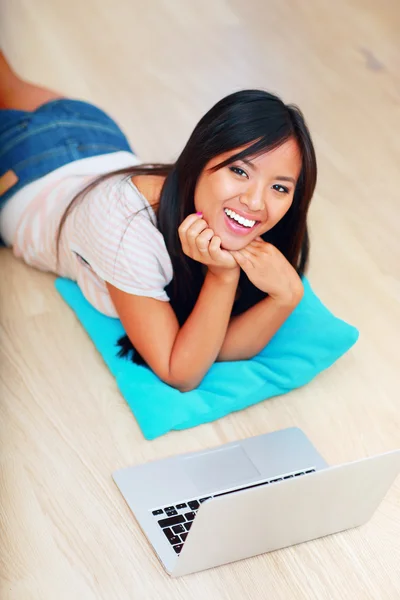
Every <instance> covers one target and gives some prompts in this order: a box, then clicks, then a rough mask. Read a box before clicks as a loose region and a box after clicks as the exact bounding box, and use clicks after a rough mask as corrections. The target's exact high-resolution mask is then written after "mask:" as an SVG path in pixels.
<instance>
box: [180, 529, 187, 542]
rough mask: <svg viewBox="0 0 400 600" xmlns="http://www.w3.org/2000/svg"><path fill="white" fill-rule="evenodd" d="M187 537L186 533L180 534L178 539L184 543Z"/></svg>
mask: <svg viewBox="0 0 400 600" xmlns="http://www.w3.org/2000/svg"><path fill="white" fill-rule="evenodd" d="M187 536H188V532H187V531H186V532H185V533H181V535H180V536H179V537H180V538H181V540H182V542H184V541H185V540H186V538H187Z"/></svg>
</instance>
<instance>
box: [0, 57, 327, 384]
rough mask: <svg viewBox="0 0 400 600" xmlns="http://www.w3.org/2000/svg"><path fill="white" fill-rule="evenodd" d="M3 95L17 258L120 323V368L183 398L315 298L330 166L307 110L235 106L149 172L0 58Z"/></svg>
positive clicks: (2, 154)
mask: <svg viewBox="0 0 400 600" xmlns="http://www.w3.org/2000/svg"><path fill="white" fill-rule="evenodd" d="M0 81H1V89H0V107H1V109H2V110H0V165H1V170H0V202H1V205H2V209H1V212H0V234H1V236H2V238H3V240H4V241H5V243H6V244H7V245H8V246H12V247H13V251H14V254H15V255H16V256H17V257H20V258H21V259H23V260H24V261H25V262H26V263H28V264H30V265H32V266H34V267H36V268H39V269H42V270H45V271H51V272H53V273H56V274H58V275H60V276H63V277H69V278H71V279H73V280H75V281H76V282H77V283H78V285H79V287H80V289H81V290H82V292H83V294H84V295H85V297H86V298H87V300H88V301H89V302H90V303H91V304H92V305H93V306H94V307H95V308H96V309H98V310H99V311H101V312H102V313H104V314H106V315H109V316H113V317H118V318H120V319H121V321H122V324H123V326H124V328H125V331H126V334H127V335H126V337H125V338H123V339H122V340H120V342H119V343H120V345H121V354H122V355H125V356H126V355H130V354H132V355H133V360H134V361H135V362H137V363H139V364H145V365H147V366H149V367H150V368H151V369H152V370H153V371H154V372H155V373H156V374H157V375H158V376H159V377H160V378H161V379H162V380H164V381H165V382H166V383H168V384H169V385H171V386H174V387H176V388H177V389H179V390H181V391H187V390H191V389H193V388H194V387H196V386H197V385H198V384H199V383H200V382H201V380H202V379H203V377H204V375H205V374H206V372H207V371H208V369H209V368H210V367H211V365H212V364H213V362H214V361H217V360H218V361H236V360H242V359H247V358H250V357H252V356H254V355H256V354H257V353H258V352H259V351H260V350H261V349H262V348H263V347H264V346H265V345H266V344H267V343H268V341H269V340H270V339H271V338H272V336H273V335H274V334H275V333H276V331H277V330H278V329H279V327H280V326H281V325H282V324H283V323H284V321H285V320H286V319H287V318H288V316H289V315H290V313H291V312H292V311H293V310H294V308H295V307H296V306H297V304H298V303H299V302H300V300H301V298H302V294H303V286H302V282H301V275H302V274H303V273H304V271H305V268H306V265H307V261H308V253H309V245H308V234H307V224H306V218H307V211H308V207H309V204H310V201H311V198H312V195H313V192H314V188H315V183H316V174H317V168H316V159H315V153H314V148H313V144H312V141H311V138H310V134H309V131H308V129H307V126H306V124H305V122H304V118H303V116H302V113H301V112H300V110H299V109H298V108H297V107H294V106H292V105H289V106H288V105H285V104H284V103H283V102H282V101H281V100H280V99H279V98H277V97H276V96H274V95H272V94H269V93H267V92H265V91H261V90H243V91H240V92H236V93H234V94H231V95H229V96H227V97H225V98H223V99H222V100H220V101H219V102H218V103H217V104H216V105H215V106H214V107H212V108H211V110H209V111H208V112H207V114H206V115H205V116H204V117H203V118H202V119H201V120H200V122H199V123H198V124H197V125H196V127H195V129H194V131H193V133H192V135H191V136H190V138H189V140H188V142H187V144H186V146H185V147H184V149H183V151H182V152H181V154H180V156H179V157H178V159H177V161H176V162H175V163H173V164H165V165H164V164H140V161H139V159H138V158H137V157H136V156H135V154H134V153H133V152H132V150H131V148H130V146H129V143H128V141H127V139H126V137H125V136H124V134H123V133H122V132H121V130H120V129H119V127H118V126H117V125H116V123H115V122H114V121H113V120H112V119H111V118H110V117H108V116H107V115H106V114H105V113H104V112H102V111H101V110H100V109H98V108H96V107H94V106H93V105H90V104H87V103H84V102H80V101H76V100H71V99H66V98H61V97H59V96H58V95H57V94H54V93H53V92H50V91H48V90H45V89H42V88H38V87H36V86H33V85H31V84H28V83H27V82H24V81H22V80H21V79H19V78H18V77H17V75H15V73H14V72H13V71H12V70H11V69H10V67H9V66H8V64H7V63H6V61H5V60H4V57H1V56H0ZM132 349H134V350H135V351H134V352H133V353H132Z"/></svg>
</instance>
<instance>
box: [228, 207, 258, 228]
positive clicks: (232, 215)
mask: <svg viewBox="0 0 400 600" xmlns="http://www.w3.org/2000/svg"><path fill="white" fill-rule="evenodd" d="M224 210H225V214H227V215H228V217H230V218H231V219H234V220H235V221H237V222H238V223H240V224H241V225H244V226H245V227H253V226H254V225H255V224H256V222H255V221H251V220H250V219H245V218H244V217H241V216H240V215H238V214H236V213H235V212H234V211H233V210H231V209H230V208H225V209H224Z"/></svg>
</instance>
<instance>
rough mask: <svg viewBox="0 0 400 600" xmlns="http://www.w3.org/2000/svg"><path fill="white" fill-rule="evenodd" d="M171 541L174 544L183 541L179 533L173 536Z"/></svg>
mask: <svg viewBox="0 0 400 600" xmlns="http://www.w3.org/2000/svg"><path fill="white" fill-rule="evenodd" d="M169 543H170V544H172V545H173V546H175V544H180V543H181V540H180V537H179V536H178V535H174V537H172V538H171V539H170V540H169Z"/></svg>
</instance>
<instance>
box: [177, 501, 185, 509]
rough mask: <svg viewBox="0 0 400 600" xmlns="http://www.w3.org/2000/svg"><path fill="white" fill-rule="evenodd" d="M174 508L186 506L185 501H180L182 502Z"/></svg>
mask: <svg viewBox="0 0 400 600" xmlns="http://www.w3.org/2000/svg"><path fill="white" fill-rule="evenodd" d="M176 508H187V504H186V503H185V502H182V504H177V505H176Z"/></svg>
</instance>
